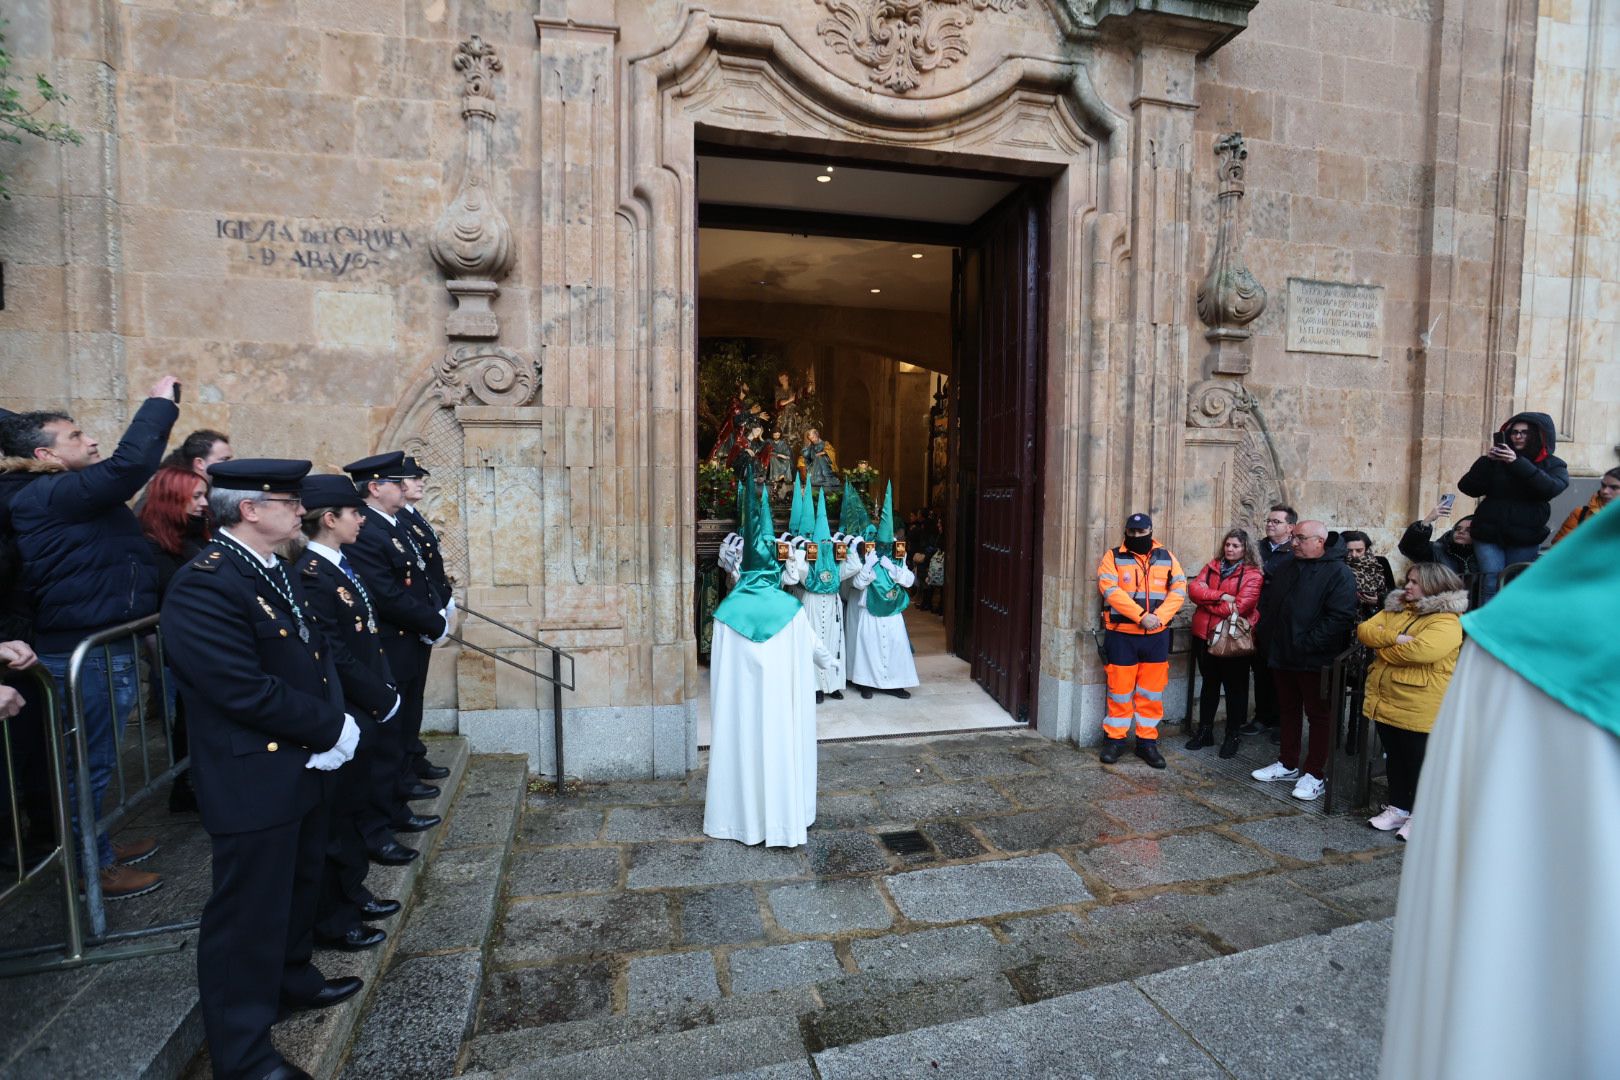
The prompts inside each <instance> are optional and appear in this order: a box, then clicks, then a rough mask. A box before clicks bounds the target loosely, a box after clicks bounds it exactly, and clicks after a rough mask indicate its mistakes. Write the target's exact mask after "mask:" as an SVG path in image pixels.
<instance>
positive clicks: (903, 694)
mask: <svg viewBox="0 0 1620 1080" xmlns="http://www.w3.org/2000/svg"><path fill="white" fill-rule="evenodd" d="M883 692H884V693H885V694H893V695H894V696H895V697H897V698H908V697H910V696H911V691H910V690H907V689H906V688H905V687H903V686H897V687H895V688H894V689H893V690H885V691H883Z"/></svg>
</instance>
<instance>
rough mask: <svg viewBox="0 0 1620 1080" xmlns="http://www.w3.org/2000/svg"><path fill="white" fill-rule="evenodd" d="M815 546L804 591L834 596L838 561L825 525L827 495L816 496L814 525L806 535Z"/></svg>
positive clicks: (830, 531) (819, 493)
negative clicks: (813, 558)
mask: <svg viewBox="0 0 1620 1080" xmlns="http://www.w3.org/2000/svg"><path fill="white" fill-rule="evenodd" d="M807 535H808V536H809V537H810V539H811V540H813V541H814V542H815V545H816V561H815V562H814V563H812V564H811V565H810V576H809V577H808V578H806V579H805V582H804V591H805V592H813V593H829V594H836V593H837V592H838V559H837V558H836V557H835V556H834V555H833V542H832V529H830V528H829V527H828V525H827V493H826V492H818V493H817V495H816V517H815V523H814V524H813V525H812V526H811V527H810V532H809V533H808V534H807Z"/></svg>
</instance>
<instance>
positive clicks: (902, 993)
mask: <svg viewBox="0 0 1620 1080" xmlns="http://www.w3.org/2000/svg"><path fill="white" fill-rule="evenodd" d="M1164 741H1165V748H1166V750H1167V757H1168V758H1169V760H1170V767H1169V768H1168V769H1167V770H1165V771H1162V772H1161V771H1155V770H1152V769H1150V768H1148V767H1147V766H1146V765H1145V764H1144V763H1142V762H1141V761H1139V760H1137V759H1136V758H1134V757H1131V756H1127V757H1126V758H1125V759H1124V760H1122V761H1121V762H1120V763H1119V764H1118V765H1114V766H1103V765H1101V764H1099V763H1098V762H1097V759H1096V753H1095V751H1089V750H1088V751H1081V750H1077V749H1075V748H1074V747H1072V746H1069V745H1066V744H1061V743H1053V742H1050V741H1048V740H1046V739H1044V738H1041V737H1040V736H1037V735H1034V734H1031V733H1028V732H1025V731H1015V732H995V733H983V734H975V735H964V736H951V737H935V738H927V739H905V740H894V741H867V742H859V743H840V744H824V745H823V746H822V747H821V756H820V785H819V786H820V799H819V803H818V820H817V823H816V825H815V827H814V828H813V829H812V830H811V833H810V842H809V844H808V845H807V846H806V847H805V848H802V849H797V850H793V851H784V850H780V849H770V850H766V849H763V848H749V847H744V846H742V845H740V844H736V843H733V842H729V841H715V840H709V839H707V838H705V837H704V836H703V835H702V820H703V794H704V784H705V774H704V772H703V771H702V770H700V771H698V772H697V773H694V774H693V775H692V776H690V777H688V778H687V779H685V780H681V781H669V782H658V783H619V784H611V785H601V786H588V787H586V788H585V789H584V790H583V791H581V792H580V793H578V794H577V795H571V796H570V797H567V798H564V799H558V798H555V797H552V796H548V795H540V794H531V795H529V796H528V798H527V805H526V807H525V809H524V811H523V814H522V818H521V821H520V822H519V827H518V832H517V836H516V838H515V844H514V846H513V848H512V849H511V851H510V854H509V856H508V858H507V862H506V867H505V874H504V882H503V886H502V889H501V895H500V899H499V909H498V912H497V920H496V926H495V930H494V933H493V935H492V937H491V941H490V945H489V949H488V953H487V956H488V963H487V966H486V970H485V971H484V974H483V979H482V990H481V1001H480V1003H479V1006H478V1009H477V1015H476V1020H475V1022H474V1025H473V1027H472V1030H471V1032H470V1033H469V1036H468V1040H467V1043H466V1045H465V1046H464V1047H463V1050H462V1053H461V1055H460V1058H461V1061H460V1068H461V1070H462V1071H464V1072H469V1073H470V1072H478V1071H484V1070H487V1071H490V1072H494V1073H500V1072H503V1071H510V1070H518V1074H521V1075H550V1073H549V1072H545V1071H544V1070H543V1069H541V1070H540V1071H535V1070H536V1069H537V1068H538V1067H537V1066H535V1065H534V1063H535V1062H536V1061H547V1060H549V1061H553V1062H557V1061H559V1059H561V1058H564V1057H567V1056H568V1055H572V1057H568V1060H569V1061H570V1062H573V1064H572V1065H570V1066H569V1067H570V1068H571V1069H573V1070H574V1075H585V1074H586V1073H588V1072H589V1070H588V1069H586V1071H585V1072H584V1073H582V1072H580V1069H581V1068H584V1065H585V1063H586V1058H587V1057H588V1055H585V1054H582V1052H583V1051H591V1050H594V1049H595V1048H606V1047H619V1048H622V1047H624V1046H625V1045H627V1044H631V1043H633V1042H635V1041H636V1040H643V1041H647V1045H648V1046H650V1047H652V1048H654V1049H655V1050H656V1051H657V1053H658V1054H661V1055H665V1056H668V1055H682V1054H684V1055H686V1056H687V1064H688V1065H690V1068H689V1069H683V1070H682V1072H681V1075H688V1074H689V1075H693V1076H699V1075H713V1074H717V1073H723V1072H730V1071H735V1070H737V1069H745V1068H753V1067H755V1066H768V1065H771V1063H772V1062H780V1061H783V1060H787V1058H785V1057H783V1056H781V1054H782V1053H783V1046H782V1045H777V1044H784V1045H787V1044H793V1045H795V1046H796V1047H797V1049H798V1053H799V1054H800V1060H801V1061H802V1060H803V1057H802V1055H803V1054H804V1052H806V1051H808V1052H809V1053H812V1054H816V1053H820V1052H822V1051H825V1050H828V1049H830V1048H834V1047H841V1046H847V1045H850V1044H854V1043H859V1042H864V1041H866V1040H871V1039H874V1038H878V1037H881V1036H886V1035H891V1034H895V1033H898V1032H904V1031H908V1030H912V1029H915V1028H920V1027H924V1026H929V1025H938V1024H942V1023H946V1022H949V1021H957V1020H969V1019H971V1018H975V1017H981V1016H985V1015H988V1014H991V1013H994V1012H997V1011H1000V1010H1003V1009H1008V1008H1012V1007H1015V1006H1019V1005H1025V1004H1029V1003H1032V1002H1038V1001H1043V1000H1045V999H1049V998H1054V997H1057V996H1060V995H1070V994H1073V993H1074V992H1076V991H1083V990H1088V989H1090V988H1094V987H1100V986H1104V985H1106V984H1112V983H1118V982H1120V981H1122V980H1127V979H1138V978H1140V977H1142V976H1145V975H1148V974H1151V973H1153V972H1159V971H1165V970H1167V969H1171V968H1179V967H1182V966H1184V965H1188V964H1193V963H1196V962H1198V961H1202V960H1208V959H1211V958H1214V957H1219V956H1223V955H1228V954H1233V953H1237V952H1240V951H1243V950H1249V949H1255V948H1257V947H1260V946H1266V945H1269V944H1272V943H1276V942H1282V941H1287V940H1289V939H1294V938H1300V937H1303V936H1306V935H1312V934H1325V933H1327V932H1329V931H1332V930H1335V929H1336V928H1339V927H1345V926H1348V925H1350V924H1353V923H1361V922H1365V921H1367V920H1378V919H1383V918H1385V917H1387V916H1389V915H1390V914H1392V913H1393V910H1394V903H1395V895H1396V889H1397V886H1398V882H1399V875H1400V865H1401V863H1400V859H1401V854H1400V851H1401V845H1399V844H1398V843H1397V842H1396V841H1395V840H1394V839H1393V837H1392V836H1390V835H1387V834H1382V833H1377V832H1374V831H1373V830H1371V829H1369V828H1368V827H1367V826H1366V824H1365V822H1364V820H1363V819H1361V818H1359V817H1341V816H1325V815H1321V814H1310V813H1301V812H1300V809H1299V807H1298V805H1297V804H1294V803H1292V801H1291V800H1290V799H1288V798H1287V791H1286V787H1285V788H1284V790H1281V791H1276V790H1273V789H1274V788H1275V787H1276V785H1272V786H1270V787H1269V788H1268V789H1267V790H1261V786H1260V785H1256V784H1252V783H1250V782H1247V781H1242V780H1237V779H1234V778H1232V777H1231V776H1230V775H1223V773H1224V774H1230V773H1231V772H1232V770H1231V769H1230V768H1224V769H1223V768H1222V766H1226V765H1227V764H1228V763H1220V765H1217V763H1216V759H1215V757H1214V751H1213V750H1207V751H1204V752H1201V753H1199V754H1188V753H1185V752H1182V751H1179V750H1178V749H1176V747H1177V746H1178V745H1179V742H1180V740H1172V739H1170V738H1168V737H1167V738H1166V739H1165V740H1164ZM1247 749H1248V753H1247V754H1246V755H1245V756H1248V757H1254V758H1255V759H1256V763H1258V759H1259V758H1261V757H1265V756H1266V755H1268V754H1269V753H1270V752H1271V748H1270V747H1269V745H1265V744H1264V743H1263V741H1262V742H1261V744H1260V745H1256V746H1253V747H1249V748H1247ZM900 832H913V833H915V834H920V835H916V836H912V837H909V838H903V837H892V836H886V834H893V833H900ZM907 839H909V840H910V841H911V845H910V846H909V847H908V845H907V844H906V843H905V841H906V840H907ZM897 849H898V850H897ZM699 1027H704V1028H708V1029H709V1030H708V1032H707V1035H706V1041H703V1042H694V1043H692V1045H691V1046H687V1048H686V1049H684V1050H683V1049H681V1047H682V1046H683V1045H685V1044H682V1043H678V1042H672V1043H669V1044H668V1045H665V1044H664V1043H660V1042H659V1041H658V1040H659V1039H671V1040H678V1039H679V1038H681V1037H682V1033H686V1032H689V1031H691V1029H694V1028H699ZM693 1034H694V1035H696V1034H702V1033H696V1032H694V1033H693ZM700 1046H703V1047H707V1050H704V1051H701V1052H700V1051H699V1049H698V1047H700ZM701 1053H712V1054H717V1055H720V1056H719V1057H717V1058H716V1065H715V1068H714V1069H713V1070H712V1072H704V1071H702V1068H703V1062H702V1061H701ZM726 1054H730V1055H731V1056H729V1057H727V1056H725V1055H726ZM739 1054H740V1055H741V1056H740V1057H739V1056H738V1055H739ZM693 1055H697V1056H696V1057H693ZM750 1055H752V1056H753V1057H755V1058H758V1059H759V1060H754V1061H750ZM772 1055H775V1056H772ZM789 1056H791V1055H789ZM722 1066H724V1067H722ZM615 1067H616V1068H617V1067H622V1061H621V1062H620V1064H619V1065H616V1066H615ZM772 1067H774V1066H772ZM525 1070H526V1071H525ZM672 1075H673V1074H672ZM761 1075H764V1074H761ZM784 1075H786V1074H784Z"/></svg>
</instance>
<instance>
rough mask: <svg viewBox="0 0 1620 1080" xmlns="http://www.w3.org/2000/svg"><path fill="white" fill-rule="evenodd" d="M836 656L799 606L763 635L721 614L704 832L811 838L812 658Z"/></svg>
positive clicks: (713, 655) (781, 841)
mask: <svg viewBox="0 0 1620 1080" xmlns="http://www.w3.org/2000/svg"><path fill="white" fill-rule="evenodd" d="M831 662H832V657H831V656H830V655H829V654H828V653H827V651H826V650H825V649H823V648H822V647H821V643H820V642H819V641H818V640H817V639H816V632H815V630H814V628H812V627H811V625H810V619H809V617H808V616H807V615H805V613H804V611H803V610H802V609H801V610H800V611H798V612H796V613H795V614H794V616H793V618H792V619H790V620H788V624H787V625H786V626H784V627H782V629H780V630H778V631H777V632H776V633H775V634H773V635H772V636H771V637H770V638H769V639H767V640H765V641H760V642H755V641H750V640H748V639H747V638H746V637H743V636H742V635H741V634H739V633H737V631H735V630H733V629H732V628H731V627H729V626H727V625H726V624H725V623H722V622H719V621H718V620H717V621H716V622H715V624H714V644H713V646H712V651H711V652H710V654H709V686H710V698H709V700H710V715H711V716H712V718H713V733H712V735H711V737H710V740H709V787H708V795H707V800H706V802H705V804H704V807H703V831H704V833H706V834H707V835H709V836H713V837H715V838H716V839H719V840H738V841H741V842H742V843H744V844H758V843H760V842H761V841H763V842H764V843H765V845H766V846H768V847H798V846H799V845H800V844H803V843H804V842H805V839H806V831H807V830H808V829H809V828H810V826H811V825H812V824H813V823H814V822H815V820H816V677H815V668H816V667H817V666H819V665H822V664H828V663H831Z"/></svg>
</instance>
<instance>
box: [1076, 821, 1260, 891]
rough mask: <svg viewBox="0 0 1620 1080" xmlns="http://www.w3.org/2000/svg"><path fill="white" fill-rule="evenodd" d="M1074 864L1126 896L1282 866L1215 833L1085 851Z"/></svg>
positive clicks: (1107, 845)
mask: <svg viewBox="0 0 1620 1080" xmlns="http://www.w3.org/2000/svg"><path fill="white" fill-rule="evenodd" d="M1075 859H1076V861H1078V862H1079V863H1080V865H1081V866H1083V867H1085V869H1086V872H1087V873H1088V874H1095V875H1096V876H1097V877H1098V878H1099V879H1101V880H1102V881H1103V882H1104V883H1105V884H1107V885H1108V887H1109V888H1112V889H1121V890H1124V889H1140V888H1142V887H1144V886H1148V885H1168V884H1171V883H1172V882H1177V881H1202V880H1206V879H1208V878H1219V877H1227V876H1230V875H1232V874H1246V873H1250V872H1252V871H1255V870H1271V869H1275V868H1276V866H1277V864H1276V862H1275V861H1274V860H1272V859H1269V858H1267V857H1266V856H1265V855H1262V854H1261V853H1260V852H1258V851H1255V850H1253V849H1252V848H1247V847H1244V846H1243V845H1241V844H1239V843H1237V842H1236V841H1234V840H1228V839H1227V838H1226V837H1224V836H1220V835H1218V834H1216V833H1212V832H1199V833H1186V834H1182V835H1173V836H1166V837H1163V838H1162V839H1159V840H1126V841H1124V842H1123V843H1118V844H1105V845H1103V846H1102V847H1096V848H1091V849H1090V850H1087V851H1082V852H1080V853H1079V854H1078V855H1076V856H1075Z"/></svg>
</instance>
